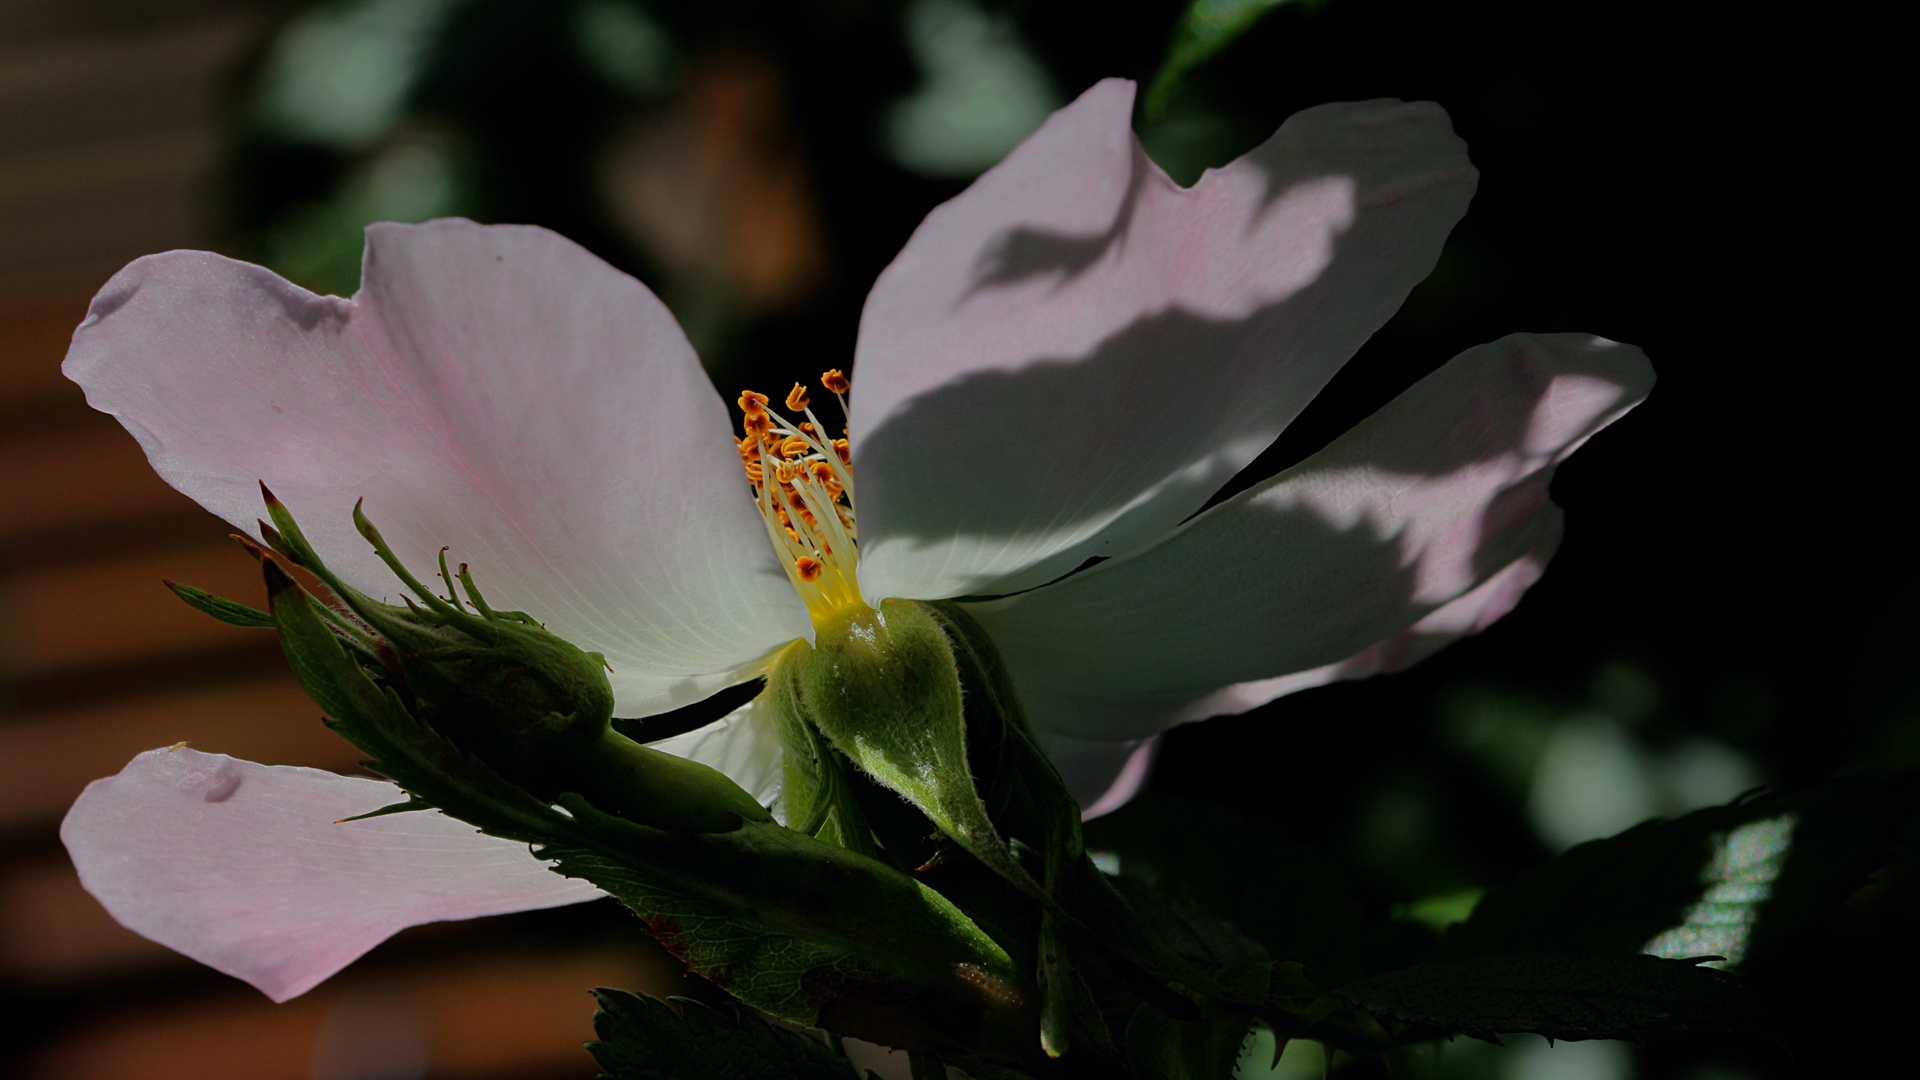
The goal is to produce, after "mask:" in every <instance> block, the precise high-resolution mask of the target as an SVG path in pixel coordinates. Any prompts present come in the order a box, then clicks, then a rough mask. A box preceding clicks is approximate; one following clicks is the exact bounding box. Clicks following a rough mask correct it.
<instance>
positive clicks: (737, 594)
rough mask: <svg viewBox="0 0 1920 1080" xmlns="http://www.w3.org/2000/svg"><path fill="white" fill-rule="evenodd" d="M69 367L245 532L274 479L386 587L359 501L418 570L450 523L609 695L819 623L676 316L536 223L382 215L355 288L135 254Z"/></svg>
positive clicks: (360, 577)
mask: <svg viewBox="0 0 1920 1080" xmlns="http://www.w3.org/2000/svg"><path fill="white" fill-rule="evenodd" d="M65 371H66V374H67V375H68V377H69V378H72V379H73V380H74V381H75V382H78V383H79V384H80V385H81V386H83V387H85V388H86V391H87V400H88V402H89V403H90V404H92V405H93V406H94V407H95V408H97V409H100V410H102V411H104V412H108V413H112V414H113V415H115V416H116V417H118V418H119V419H120V421H121V423H123V424H125V425H126V427H127V430H129V431H131V432H132V433H133V434H134V436H135V437H136V438H138V439H139V440H140V443H141V445H142V447H143V448H144V449H145V450H146V452H147V458H148V460H149V461H150V462H152V464H153V467H154V469H155V470H156V471H158V472H159V474H160V475H161V476H162V477H163V478H164V479H165V480H166V481H167V482H168V483H170V484H172V485H173V486H174V487H176V488H178V489H180V490H181V491H183V492H185V493H186V494H188V495H190V496H192V497H193V498H194V499H195V500H197V501H198V502H199V503H200V504H201V505H202V506H205V507H206V508H207V509H209V510H212V511H213V512H214V513H216V514H219V515H220V516H222V517H224V518H226V519H227V520H228V521H231V522H233V523H234V524H235V525H237V526H239V527H241V528H243V529H246V530H247V531H249V532H254V531H255V527H254V522H255V520H256V519H257V518H258V517H260V515H261V513H262V510H263V508H262V506H261V501H260V493H259V489H258V486H257V482H258V481H263V480H264V481H265V482H266V483H267V484H268V486H270V487H271V488H272V489H273V491H274V493H275V494H276V495H278V496H279V497H280V498H281V499H282V500H283V501H285V502H286V504H287V505H288V507H289V508H290V509H291V510H292V511H293V513H294V514H295V516H296V517H298V518H299V520H300V523H301V526H302V528H303V529H304V530H305V531H306V533H307V535H308V537H309V538H310V539H311V540H312V541H313V543H314V546H315V547H316V548H317V549H318V550H319V551H320V553H321V555H322V556H324V557H325V558H326V559H327V561H328V563H329V564H330V565H332V566H333V567H334V569H335V570H336V571H337V572H339V573H340V575H341V576H342V577H343V578H345V579H346V580H347V582H348V583H349V584H351V585H353V586H354V587H356V588H358V589H361V590H362V591H364V592H366V593H368V594H370V595H372V596H375V597H383V596H384V597H387V598H389V599H395V600H397V597H398V595H399V589H400V586H399V583H398V582H397V581H396V580H395V579H394V576H393V575H392V573H391V572H389V571H388V570H387V569H386V568H385V567H384V566H382V565H381V564H380V562H379V561H378V560H377V559H376V558H375V557H374V553H373V551H372V549H371V548H370V547H369V546H368V545H367V543H366V541H364V540H362V539H361V538H360V536H359V535H358V534H357V533H356V532H355V531H354V528H353V522H352V510H353V505H354V501H355V500H356V499H359V498H362V497H364V498H365V499H366V511H367V514H368V515H369V516H370V517H371V518H372V520H373V521H374V523H375V524H377V525H378V526H379V527H380V529H381V531H382V532H383V533H384V534H385V536H386V537H387V539H388V540H389V541H390V542H391V543H392V544H393V547H394V550H395V551H396V552H397V553H398V554H399V556H400V557H401V559H403V560H404V561H405V562H406V563H408V564H409V565H410V566H411V567H412V568H413V569H414V571H415V573H416V574H417V575H419V576H420V577H421V578H422V579H423V580H425V579H427V578H428V577H429V575H430V574H431V572H432V567H433V562H434V559H435V558H436V556H437V553H438V552H439V550H440V548H441V546H442V545H451V546H452V549H453V550H452V551H451V552H450V557H451V558H452V559H453V560H454V561H456V562H466V563H470V564H471V565H472V567H473V571H474V576H475V578H476V579H477V581H478V583H479V585H480V588H481V589H482V590H483V591H484V592H485V594H486V597H487V600H488V602H489V603H491V604H492V605H493V606H494V607H496V608H503V609H514V610H524V611H526V612H528V613H530V614H532V615H534V616H535V617H536V618H539V619H540V620H541V621H542V622H544V623H545V624H546V625H547V626H548V627H549V628H550V629H552V630H553V631H554V632H555V633H558V634H560V635H561V636H562V637H565V638H567V639H568V640H570V641H572V642H574V643H575V644H577V645H579V646H580V647H582V648H584V649H591V650H596V651H599V652H602V653H604V654H606V656H607V660H608V662H609V664H610V665H611V666H612V668H613V673H612V675H611V678H612V680H613V685H614V690H615V694H616V696H617V698H618V705H617V706H616V709H617V711H618V713H619V714H620V715H623V716H645V715H649V714H651V713H654V712H660V711H663V710H665V709H669V708H674V707H678V706H680V705H684V704H688V703H690V702H693V701H698V700H700V699H701V698H702V697H704V696H706V695H707V694H710V693H712V692H713V691H714V690H717V689H719V688H721V687H723V686H725V685H727V684H728V683H729V682H733V681H738V680H737V677H735V676H733V675H732V672H734V671H735V670H737V669H739V668H741V666H742V665H743V664H748V663H750V662H751V661H753V660H754V659H756V658H758V657H759V656H761V655H763V654H765V653H766V652H767V651H769V650H771V649H772V648H774V647H775V646H777V645H779V644H781V643H782V642H786V641H791V640H792V639H794V638H795V637H804V636H809V635H810V633H811V624H810V623H809V621H808V620H807V617H806V611H805V608H804V607H803V606H802V605H801V604H800V602H799V600H798V598H797V597H796V596H795V595H794V593H793V589H792V588H791V586H789V585H788V584H787V581H786V576H785V574H784V572H783V571H782V570H781V568H780V567H779V565H778V564H777V563H776V562H775V561H774V557H773V553H772V551H771V549H770V548H769V546H768V544H767V541H766V536H765V531H764V529H763V528H762V526H761V524H760V522H759V520H758V518H757V516H756V514H755V512H754V509H753V506H752V505H751V503H750V502H749V500H748V498H747V496H746V494H745V491H744V480H743V479H742V477H741V475H740V466H739V459H738V457H737V455H736V454H735V453H734V452H733V451H732V449H731V444H730V442H729V434H730V429H729V426H728V421H727V415H726V407H725V405H724V404H723V403H722V401H721V400H720V397H719V395H718V394H716V393H715V392H714V390H713V387H712V386H711V384H709V383H708V382H707V379H706V376H705V374H704V373H703V372H702V371H701V369H700V365H699V362H698V360H697V358H696V357H695V356H694V354H693V350H692V347H691V346H689V345H688V344H687V340H686V337H685V335H684V334H682V333H681V331H680V327H679V325H678V324H676V323H675V322H674V320H673V317H672V316H671V315H670V314H668V312H667V310H666V308H665V307H664V306H663V305H662V304H661V303H660V301H659V300H658V299H656V298H655V297H654V296H653V294H652V293H650V292H649V291H647V289H646V287H645V286H643V285H641V284H640V283H639V282H638V281H635V280H634V279H633V278H631V277H629V276H627V275H626V274H623V273H621V272H619V271H617V270H615V269H613V268H612V267H610V266H608V265H607V264H606V263H604V262H601V261H600V260H599V259H598V258H596V257H595V256H593V255H592V254H590V253H589V252H587V251H586V250H585V249H583V248H581V247H579V246H578V245H576V244H574V243H573V242H571V241H569V240H566V239H564V238H562V237H560V236H558V235H556V234H554V233H551V232H548V231H546V230H544V229H537V228H530V227H522V226H480V225H475V224H473V223H472V222H468V221H456V220H447V221H436V222H431V223H429V224H426V225H376V226H373V227H371V228H370V229H368V231H367V249H366V256H365V263H364V269H363V271H362V284H361V288H360V291H359V293H358V294H356V296H355V297H354V299H352V300H342V299H339V298H338V297H330V296H328V297H323V296H315V295H313V294H312V293H309V292H307V291H305V290H303V289H300V288H298V287H297V286H294V285H292V284H289V283H288V282H286V281H284V280H282V279H281V278H279V277H277V276H275V275H274V274H272V273H270V272H269V271H267V270H264V269H261V268H260V267H256V266H250V265H247V264H245V263H239V262H235V261H233V260H231V259H225V258H222V257H220V256H217V255H212V254H208V253H206V252H190V251H177V252H169V253H167V254H164V255H154V256H149V257H147V258H144V259H140V260H138V261H137V262H134V263H133V264H131V265H130V266H128V267H127V268H126V269H125V270H122V271H121V272H120V273H119V274H117V275H115V276H114V278H113V279H112V280H111V281H109V282H108V283H107V285H106V287H105V288H103V289H102V290H101V291H100V294H99V295H98V296H97V297H95V298H94V302H93V306H92V309H91V310H90V311H89V313H88V315H87V319H86V321H85V322H84V323H82V324H81V326H80V329H79V330H78V331H76V332H75V334H74V343H73V347H72V350H71V351H70V352H69V353H68V354H67V361H66V365H65ZM256 535H257V533H256Z"/></svg>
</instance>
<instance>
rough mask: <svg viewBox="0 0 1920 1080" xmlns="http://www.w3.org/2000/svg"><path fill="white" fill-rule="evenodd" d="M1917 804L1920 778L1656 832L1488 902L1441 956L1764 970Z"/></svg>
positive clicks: (1761, 803) (1594, 851)
mask: <svg viewBox="0 0 1920 1080" xmlns="http://www.w3.org/2000/svg"><path fill="white" fill-rule="evenodd" d="M1917 803H1920V776H1916V775H1915V774H1914V773H1911V772H1908V773H1902V774H1899V775H1897V776H1893V777H1886V778H1881V779H1877V780H1875V779H1865V778H1853V779H1847V780H1840V781H1834V782H1832V783H1828V784H1823V785H1820V786H1818V787H1812V788H1807V789H1805V790H1802V791H1796V792H1784V793H1775V794H1768V795H1762V796H1758V797H1755V798H1749V799H1744V800H1741V801H1737V802H1735V803H1732V804H1730V805H1727V806H1718V807H1712V808H1710V809H1706V810H1700V811H1697V812H1695V813H1692V814H1688V815H1686V816H1685V817H1681V818H1677V819H1675V820H1672V821H1653V822H1648V823H1646V824H1644V825H1640V826H1637V827H1635V828H1632V829H1629V830H1627V831H1626V832H1624V833H1621V834H1619V835H1618V836H1614V837H1611V838H1608V839H1605V840H1596V841H1592V842H1590V843H1586V844H1582V845H1580V846H1579V847H1576V848H1573V849H1571V850H1569V851H1567V852H1566V853H1565V854H1563V855H1561V856H1560V857H1558V858H1556V859H1553V860H1551V861H1549V862H1547V863H1545V864H1543V865H1541V866H1539V867H1537V868H1535V869H1534V870H1531V871H1529V872H1527V873H1525V874H1522V875H1521V876H1520V877H1519V878H1516V879H1515V880H1514V881H1513V882H1511V883H1509V884H1508V885H1506V886H1505V887H1504V888H1500V889H1497V890H1495V891H1493V892H1492V893H1489V894H1488V895H1487V897H1486V898H1485V899H1484V900H1482V901H1481V903H1480V904H1479V906H1478V907H1477V908H1475V909H1474V913H1473V916H1472V917H1471V918H1469V919H1468V920H1467V921H1466V922H1464V923H1461V924H1459V925H1458V926H1455V927H1453V928H1452V929H1450V930H1449V931H1448V933H1447V935H1446V937H1445V938H1444V940H1443V941H1442V944H1441V949H1440V954H1439V955H1440V958H1442V959H1459V958H1464V957H1470V956H1477V955H1483V954H1487V953H1521V952H1581V953H1641V952H1645V953H1652V954H1655V955H1662V956H1705V955H1715V956H1723V957H1726V958H1727V960H1728V963H1729V966H1731V965H1733V964H1742V965H1751V964H1753V963H1755V962H1757V961H1763V960H1764V959H1765V957H1766V955H1767V953H1768V950H1769V949H1770V948H1771V947H1772V946H1774V945H1775V944H1777V943H1779V942H1780V941H1781V940H1782V939H1784V938H1786V937H1787V936H1789V935H1791V934H1792V933H1793V932H1795V931H1796V930H1799V929H1800V928H1802V927H1804V926H1806V925H1807V924H1809V923H1810V922H1813V921H1814V920H1816V919H1819V918H1821V917H1823V916H1826V915H1830V914H1832V913H1835V912H1837V911H1838V910H1839V907H1840V904H1841V902H1842V901H1844V900H1845V899H1846V898H1847V897H1848V896H1849V895H1851V894H1852V893H1853V892H1854V891H1855V890H1857V889H1859V888H1860V887H1861V886H1863V885H1865V884H1866V883H1867V879H1868V876H1869V875H1870V874H1872V873H1873V872H1874V871H1875V870H1876V869H1878V868H1879V867H1880V866H1882V865H1883V864H1884V863H1885V862H1886V861H1887V859H1888V858H1889V853H1890V850H1891V845H1892V844H1893V842H1894V840H1895V839H1896V837H1897V836H1898V835H1899V832H1900V830H1901V829H1902V828H1903V827H1904V826H1905V825H1906V823H1907V822H1908V821H1910V820H1911V819H1912V817H1913V815H1914V813H1915V809H1916V804H1917Z"/></svg>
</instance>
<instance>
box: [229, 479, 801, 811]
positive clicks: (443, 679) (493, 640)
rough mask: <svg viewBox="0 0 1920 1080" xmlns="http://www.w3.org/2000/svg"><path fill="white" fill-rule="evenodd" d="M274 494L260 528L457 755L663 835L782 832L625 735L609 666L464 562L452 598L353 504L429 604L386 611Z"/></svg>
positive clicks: (370, 664) (695, 765)
mask: <svg viewBox="0 0 1920 1080" xmlns="http://www.w3.org/2000/svg"><path fill="white" fill-rule="evenodd" d="M262 491H263V492H265V489H264V487H263V488H262ZM265 494H266V498H267V509H268V513H269V514H270V515H271V516H272V518H273V520H274V525H267V524H266V523H265V522H262V523H261V528H262V530H263V535H265V536H266V538H267V541H268V543H269V544H271V545H272V546H273V548H274V549H275V550H276V551H278V552H280V553H281V554H282V555H284V556H285V557H287V558H288V559H290V560H291V561H293V562H294V563H295V564H296V565H299V566H301V567H303V568H305V569H307V570H309V571H311V572H312V573H313V574H315V575H316V576H317V577H319V578H320V579H321V580H323V581H325V582H326V583H327V585H328V586H329V587H331V588H332V589H333V591H334V592H335V593H336V594H337V595H338V596H339V597H340V599H341V601H342V602H343V603H344V604H345V605H346V607H347V608H348V609H349V611H350V613H351V614H350V615H349V614H348V613H347V612H337V611H328V614H329V615H330V616H331V622H332V624H333V630H334V632H335V633H336V634H338V635H339V636H340V637H341V638H343V639H344V640H345V642H346V643H347V644H349V645H350V646H356V647H357V654H358V655H359V657H360V659H361V661H362V666H363V667H365V668H367V669H368V670H369V673H371V674H373V675H375V676H376V678H379V679H380V680H381V681H383V682H386V683H388V684H390V685H395V686H396V688H398V689H401V690H403V691H404V696H405V697H407V698H409V699H410V701H411V705H412V709H413V711H414V713H415V714H416V715H417V716H418V717H419V718H420V719H421V720H423V721H425V722H426V723H427V724H428V725H430V726H431V727H432V728H434V730H436V731H438V732H439V733H440V734H441V735H443V736H445V737H446V738H447V739H448V740H450V741H451V742H453V744H454V745H455V746H457V747H459V748H460V749H461V750H463V751H465V752H467V753H469V754H472V755H474V756H475V757H477V758H479V759H480V760H482V761H484V762H486V763H487V764H488V765H489V766H491V767H492V768H493V769H494V770H495V771H496V772H499V773H500V774H501V775H502V776H504V777H506V778H507V779H509V780H512V781H513V782H514V783H516V784H519V785H520V786H522V787H524V788H525V789H526V790H527V791H529V792H531V793H532V794H533V795H535V796H537V797H539V798H541V799H544V800H547V801H552V800H554V799H556V798H558V797H559V796H560V795H561V794H562V793H564V792H576V793H578V794H580V795H583V796H585V797H586V798H587V799H588V801H590V802H591V803H593V804H594V805H595V806H596V807H599V808H600V809H602V810H605V811H608V812H610V813H615V814H619V815H621V816H623V817H627V818H629V819H631V820H634V821H639V822H642V823H645V824H648V825H653V826H655V827H658V828H663V829H677V830H688V831H696V832H725V831H728V830H731V829H733V828H736V827H738V825H739V824H740V821H741V820H742V819H744V820H749V821H770V820H772V818H771V815H769V814H768V813H767V810H766V808H765V807H763V806H761V805H760V804H759V803H757V802H755V801H754V799H753V797H752V796H751V795H749V794H747V792H746V791H744V790H742V789H741V788H740V786H739V785H738V784H735V783H734V782H733V781H732V780H730V779H728V778H727V777H726V776H725V775H724V774H722V773H720V772H719V771H717V770H715V769H712V768H710V767H708V766H706V765H702V764H700V763H699V762H695V761H689V760H687V759H685V758H681V757H677V756H675V755H673V754H668V753H665V752H664V751H660V750H654V749H652V748H650V747H646V746H642V745H640V744H639V743H636V742H634V741H633V740H632V739H629V738H627V737H626V736H624V735H621V734H620V733H619V732H617V731H615V730H614V729H613V726H612V717H613V687H612V686H611V685H610V684H609V683H608V681H607V665H606V660H605V658H604V657H602V656H601V655H600V654H599V653H596V652H588V651H586V650H583V649H581V648H579V647H578V646H576V645H574V644H573V643H571V642H569V641H567V640H566V639H564V638H562V637H560V636H559V635H557V634H554V633H553V632H551V631H549V630H548V629H547V628H546V627H544V626H542V625H540V623H539V621H538V620H536V619H534V618H533V617H532V616H530V615H527V614H526V613H525V612H519V611H499V610H495V609H494V608H492V607H491V606H489V605H488V604H487V601H486V598H485V597H484V596H482V595H481V593H480V590H479V588H478V587H477V586H476V585H475V584H474V580H473V576H472V574H471V572H470V571H469V570H468V568H467V567H466V565H465V564H462V565H461V566H460V568H459V570H458V572H457V574H456V573H452V572H449V570H448V568H447V560H446V552H445V550H444V549H443V550H442V551H441V555H440V576H441V579H442V580H443V581H444V582H445V583H446V588H447V595H446V596H444V597H442V596H437V595H435V594H434V592H433V591H432V590H431V589H429V588H427V587H426V586H425V585H423V584H422V583H421V582H420V581H418V580H417V579H415V578H414V576H413V575H412V574H411V573H410V572H409V571H408V570H407V569H406V567H405V566H403V565H402V564H401V562H400V560H399V559H398V558H397V557H396V556H395V555H394V553H393V551H392V549H391V548H390V547H388V545H387V543H386V541H385V539H384V538H382V537H381V535H380V532H379V530H378V529H376V528H374V526H373V523H372V522H371V521H369V520H367V517H366V515H365V514H364V513H362V512H361V509H360V507H359V506H357V505H356V506H355V507H354V524H355V526H357V527H358V529H359V530H360V534H361V535H362V536H364V537H366V538H367V541H368V542H369V543H371V544H372V545H373V547H374V550H375V551H376V552H378V553H379V555H380V558H381V559H382V561H384V562H385V563H386V564H387V566H388V567H389V568H390V569H392V570H393V572H394V573H395V575H396V576H398V577H399V578H400V580H401V581H402V582H403V583H404V584H405V585H406V586H407V588H408V589H409V590H411V591H412V592H413V594H414V595H415V596H417V597H418V598H419V601H418V603H416V602H415V601H414V600H413V599H407V601H406V603H405V605H404V606H395V605H392V604H385V603H381V602H379V601H376V600H374V599H372V598H370V597H368V596H366V595H365V594H364V593H361V592H359V591H357V590H355V589H353V588H352V587H351V586H348V585H347V584H346V583H344V582H342V581H340V580H339V579H338V578H337V577H335V576H334V575H333V574H332V573H331V572H329V571H328V570H327V568H326V566H325V564H324V563H323V562H321V560H320V558H319V556H318V555H317V554H315V553H314V552H313V550H312V548H311V546H309V545H308V544H307V542H306V538H305V537H304V535H302V534H301V532H300V528H299V525H298V524H297V523H296V522H295V521H294V520H293V516H292V514H290V513H289V512H288V511H287V509H286V507H285V506H284V505H283V504H281V503H280V502H279V500H277V499H275V498H274V497H273V495H272V493H271V492H265ZM276 526H277V527H276ZM456 581H457V582H458V586H456V584H455V583H456ZM462 589H464V591H465V594H466V595H465V597H464V598H462V596H461V591H462Z"/></svg>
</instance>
